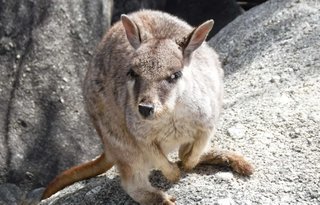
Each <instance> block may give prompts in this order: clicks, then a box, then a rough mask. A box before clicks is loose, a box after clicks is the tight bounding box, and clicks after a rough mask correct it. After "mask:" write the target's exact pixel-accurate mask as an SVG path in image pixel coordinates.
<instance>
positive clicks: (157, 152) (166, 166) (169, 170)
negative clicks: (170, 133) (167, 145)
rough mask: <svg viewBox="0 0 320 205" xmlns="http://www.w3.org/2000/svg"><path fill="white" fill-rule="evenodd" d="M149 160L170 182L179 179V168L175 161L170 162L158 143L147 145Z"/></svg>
mask: <svg viewBox="0 0 320 205" xmlns="http://www.w3.org/2000/svg"><path fill="white" fill-rule="evenodd" d="M149 149H150V150H149V153H150V160H152V163H154V165H155V166H156V167H157V168H158V169H160V170H161V171H162V173H163V175H164V176H165V177H166V178H167V179H168V180H169V181H170V182H177V181H178V180H179V179H180V175H181V174H180V169H179V167H178V165H177V164H176V163H173V162H170V161H169V159H168V158H167V156H166V155H165V154H164V153H163V151H162V149H161V147H160V145H158V144H152V145H150V146H149Z"/></svg>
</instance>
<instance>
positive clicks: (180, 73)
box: [166, 71, 182, 83]
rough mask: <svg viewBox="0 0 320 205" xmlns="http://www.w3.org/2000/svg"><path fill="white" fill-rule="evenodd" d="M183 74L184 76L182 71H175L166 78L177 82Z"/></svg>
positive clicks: (171, 81)
mask: <svg viewBox="0 0 320 205" xmlns="http://www.w3.org/2000/svg"><path fill="white" fill-rule="evenodd" d="M181 76H182V72H181V71H178V72H175V73H173V74H172V75H170V77H168V78H167V79H166V80H167V81H168V82H169V83H175V82H176V81H177V80H178V79H179V78H181Z"/></svg>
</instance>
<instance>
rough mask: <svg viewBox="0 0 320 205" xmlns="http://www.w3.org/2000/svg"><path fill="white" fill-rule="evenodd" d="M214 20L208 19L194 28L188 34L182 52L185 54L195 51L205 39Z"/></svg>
mask: <svg viewBox="0 0 320 205" xmlns="http://www.w3.org/2000/svg"><path fill="white" fill-rule="evenodd" d="M213 23H214V21H213V20H212V19H211V20H208V21H206V22H204V23H203V24H201V25H200V26H198V27H197V28H195V29H194V30H193V31H192V32H191V33H190V34H189V36H188V38H187V42H186V44H185V48H184V53H185V55H187V56H188V55H190V54H191V53H192V52H193V51H195V50H196V49H197V48H199V46H201V44H202V43H203V41H205V40H206V38H207V36H208V33H209V32H210V31H211V29H212V27H213Z"/></svg>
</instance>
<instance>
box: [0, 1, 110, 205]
mask: <svg viewBox="0 0 320 205" xmlns="http://www.w3.org/2000/svg"><path fill="white" fill-rule="evenodd" d="M111 3H112V2H111V1H90V0H83V1H55V2H51V1H45V0H44V1H41V0H40V1H32V0H24V1H0V17H1V19H0V61H1V63H0V183H4V182H8V183H14V184H16V185H18V186H19V187H21V188H23V189H31V188H34V187H39V186H44V185H45V184H47V183H48V181H49V180H51V179H52V178H53V177H54V176H55V175H56V174H58V172H60V171H61V170H63V169H65V168H66V167H69V166H71V165H73V164H77V163H79V162H83V161H85V160H87V159H90V158H93V157H94V156H95V155H96V154H97V153H99V151H100V142H99V139H98V138H97V137H96V136H94V135H95V133H94V131H93V130H92V129H91V124H90V122H89V121H88V119H87V116H86V114H85V112H84V108H83V103H82V91H81V84H82V79H83V75H84V73H85V70H86V67H87V65H88V61H89V60H90V58H91V55H92V52H93V50H94V47H95V46H96V44H97V43H98V42H99V39H100V38H101V36H102V34H103V33H104V32H105V30H106V29H107V28H108V26H109V24H110V20H111V13H110V12H111V6H112V4H111ZM62 153H63V154H62ZM2 199H3V198H2ZM0 201H1V200H0Z"/></svg>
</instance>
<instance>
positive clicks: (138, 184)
mask: <svg viewBox="0 0 320 205" xmlns="http://www.w3.org/2000/svg"><path fill="white" fill-rule="evenodd" d="M135 164H136V163H135ZM118 169H119V171H120V174H121V183H122V187H123V189H124V190H125V191H126V192H127V193H128V194H129V195H130V196H131V197H132V198H133V199H134V200H135V201H136V202H138V203H139V204H141V205H175V204H176V203H175V198H174V197H172V196H170V195H168V194H166V193H165V192H163V191H161V190H158V189H156V188H154V187H152V186H151V184H150V182H149V179H148V176H149V172H150V171H149V170H148V169H145V168H144V166H143V165H141V166H140V169H139V168H138V167H135V168H133V167H129V166H128V165H118Z"/></svg>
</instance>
